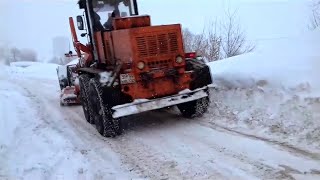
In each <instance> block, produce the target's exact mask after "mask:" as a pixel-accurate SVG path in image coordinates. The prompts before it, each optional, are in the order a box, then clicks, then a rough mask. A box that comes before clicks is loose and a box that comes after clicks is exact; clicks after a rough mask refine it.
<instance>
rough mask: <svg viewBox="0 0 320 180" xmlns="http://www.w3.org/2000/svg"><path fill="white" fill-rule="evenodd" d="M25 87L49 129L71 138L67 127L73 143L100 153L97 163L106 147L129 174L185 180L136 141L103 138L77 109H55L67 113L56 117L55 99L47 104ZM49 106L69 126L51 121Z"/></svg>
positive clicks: (169, 164) (161, 159)
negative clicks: (80, 142)
mask: <svg viewBox="0 0 320 180" xmlns="http://www.w3.org/2000/svg"><path fill="white" fill-rule="evenodd" d="M24 88H25V90H26V91H27V92H28V93H29V94H30V96H31V97H34V98H33V99H34V101H35V104H37V105H38V107H42V108H45V111H44V110H43V109H42V110H40V109H38V111H41V112H40V117H42V119H43V120H44V121H45V122H46V123H47V124H49V125H50V127H51V128H54V129H55V130H56V131H57V132H58V133H59V134H64V135H65V136H66V137H72V136H74V135H71V134H69V133H67V132H65V131H64V130H65V129H66V128H71V129H73V130H74V133H76V134H77V135H76V136H75V137H73V138H72V140H76V139H77V137H78V138H79V137H81V138H80V139H81V140H82V143H83V144H87V145H88V147H90V149H91V150H88V151H90V152H92V153H99V154H98V156H99V159H96V161H97V162H99V163H101V162H104V161H106V159H105V158H106V157H107V154H106V153H104V151H103V148H106V145H108V146H109V148H111V149H112V150H113V151H114V152H115V153H118V154H120V155H121V157H120V158H121V160H122V161H123V162H124V163H125V164H126V165H124V166H126V167H125V168H126V169H127V170H128V171H130V172H131V171H132V172H135V173H136V174H140V176H142V177H148V178H152V179H167V178H169V177H170V179H171V178H173V179H186V177H183V176H182V175H181V173H180V172H179V171H178V170H177V169H175V163H174V162H172V161H168V160H167V159H166V158H165V157H163V156H161V155H159V154H156V153H154V152H153V151H150V150H149V149H148V147H147V146H144V145H143V144H139V142H132V141H131V140H130V141H128V140H126V139H125V138H122V139H116V140H112V139H107V138H103V137H102V136H100V135H99V134H98V133H97V132H96V130H95V129H94V128H93V127H92V126H91V125H90V124H89V123H87V122H86V121H85V119H84V116H83V115H82V114H81V115H80V112H79V111H77V112H74V110H75V109H79V108H72V109H70V107H65V108H58V109H59V111H62V113H63V114H68V116H64V117H59V115H60V114H59V113H60V112H59V111H57V109H55V108H54V105H52V104H51V103H52V102H55V100H56V102H59V101H58V98H54V99H51V102H49V100H44V99H43V98H46V97H42V98H41V97H40V96H41V94H38V95H36V93H35V92H31V90H29V89H28V88H30V86H28V85H26V84H24ZM42 95H43V94H42ZM57 97H58V96H57ZM40 99H41V100H40ZM39 105H40V106H39ZM48 105H50V111H51V114H55V116H56V117H58V119H59V120H63V121H65V122H66V123H68V124H69V126H68V127H62V124H64V123H63V122H61V124H60V123H57V122H56V120H53V119H52V117H51V114H48V113H47V112H49V108H46V106H48ZM56 105H57V106H58V103H56ZM81 112H82V111H81ZM51 120H52V121H51ZM71 143H73V145H74V146H81V145H79V142H78V143H75V142H74V141H72V142H71ZM106 163H107V162H106Z"/></svg>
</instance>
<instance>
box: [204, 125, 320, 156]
mask: <svg viewBox="0 0 320 180" xmlns="http://www.w3.org/2000/svg"><path fill="white" fill-rule="evenodd" d="M199 124H200V125H202V126H205V127H210V128H212V129H214V130H217V131H223V132H229V133H231V134H235V135H240V136H243V137H248V138H251V139H255V140H259V141H264V142H267V143H269V144H271V145H273V146H275V147H278V148H280V149H285V150H286V151H288V152H290V153H293V154H296V155H299V156H301V157H308V158H309V159H313V160H320V154H319V153H313V152H310V151H306V150H303V149H299V148H297V147H295V146H293V145H290V144H287V143H285V142H279V141H275V140H271V139H268V138H264V137H260V136H255V135H252V134H247V133H244V132H240V131H237V130H234V129H231V128H228V127H225V126H222V125H219V124H216V123H214V122H204V121H202V122H201V123H199Z"/></svg>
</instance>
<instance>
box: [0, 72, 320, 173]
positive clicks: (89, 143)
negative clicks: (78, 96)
mask: <svg viewBox="0 0 320 180" xmlns="http://www.w3.org/2000/svg"><path fill="white" fill-rule="evenodd" d="M0 83H1V85H0V98H1V100H3V101H4V103H2V102H1V103H0V106H1V107H0V108H1V109H2V111H1V112H4V114H0V115H1V124H0V125H1V126H0V127H1V128H2V129H1V131H2V133H1V136H2V137H1V138H0V140H1V141H0V143H1V144H0V145H1V149H0V163H1V164H0V179H3V178H4V179H6V178H9V179H11V178H16V177H18V178H20V177H24V178H25V179H31V178H32V179H43V178H44V179H57V178H63V179H134V178H142V179H319V178H320V156H319V154H312V153H308V152H304V151H302V150H299V149H296V148H294V147H289V146H285V145H282V144H281V143H277V142H273V141H268V140H267V139H261V138H256V137H254V136H247V135H244V134H239V133H236V132H233V131H230V130H228V129H225V128H221V127H219V126H217V125H215V124H213V123H210V122H212V118H211V117H210V116H205V117H204V118H201V119H195V120H187V119H184V118H182V117H180V116H179V114H178V113H177V111H175V110H174V109H173V110H166V111H164V110H162V111H157V112H152V113H151V112H149V113H145V114H142V115H136V116H134V117H131V118H127V119H125V124H126V125H127V127H126V128H125V133H124V134H123V135H122V136H120V137H118V138H116V139H107V138H103V137H101V136H100V135H99V134H98V133H97V132H96V130H95V128H94V127H93V126H92V125H90V124H88V123H86V121H85V119H84V116H83V112H82V109H81V107H60V105H59V99H58V95H59V89H58V84H57V81H56V80H52V79H51V80H46V79H33V80H30V78H28V81H27V78H21V77H19V78H15V79H9V80H8V79H1V80H0ZM40 87H41V88H40ZM212 108H213V107H212ZM209 117H210V118H209ZM4 136H5V137H4Z"/></svg>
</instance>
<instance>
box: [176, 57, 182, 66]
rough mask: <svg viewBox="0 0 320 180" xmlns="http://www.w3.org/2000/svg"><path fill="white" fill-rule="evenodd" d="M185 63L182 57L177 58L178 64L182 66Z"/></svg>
mask: <svg viewBox="0 0 320 180" xmlns="http://www.w3.org/2000/svg"><path fill="white" fill-rule="evenodd" d="M182 62H183V58H182V57H181V56H178V57H177V58H176V63H178V64H181V63H182Z"/></svg>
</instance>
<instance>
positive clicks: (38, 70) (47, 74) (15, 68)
mask: <svg viewBox="0 0 320 180" xmlns="http://www.w3.org/2000/svg"><path fill="white" fill-rule="evenodd" d="M57 67H58V65H57V64H51V63H40V62H15V63H11V64H10V68H9V72H10V73H11V75H15V76H26V77H33V78H45V79H57Z"/></svg>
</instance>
